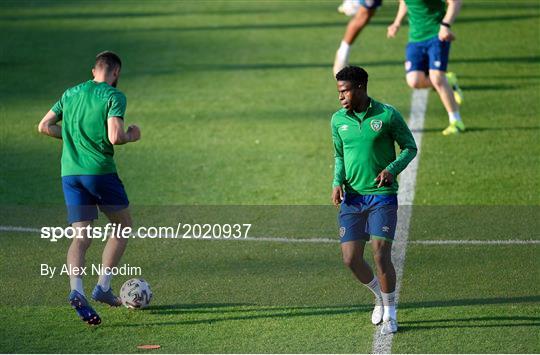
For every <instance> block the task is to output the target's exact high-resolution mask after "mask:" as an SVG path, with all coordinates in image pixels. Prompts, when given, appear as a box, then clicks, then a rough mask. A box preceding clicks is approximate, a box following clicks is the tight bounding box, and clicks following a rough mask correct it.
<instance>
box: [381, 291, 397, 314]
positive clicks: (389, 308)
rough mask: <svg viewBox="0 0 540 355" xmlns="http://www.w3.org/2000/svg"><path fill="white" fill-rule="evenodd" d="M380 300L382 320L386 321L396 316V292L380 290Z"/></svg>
mask: <svg viewBox="0 0 540 355" xmlns="http://www.w3.org/2000/svg"><path fill="white" fill-rule="evenodd" d="M381 296H382V302H383V306H384V315H383V321H388V320H390V319H397V318H396V293H395V292H390V293H384V292H381Z"/></svg>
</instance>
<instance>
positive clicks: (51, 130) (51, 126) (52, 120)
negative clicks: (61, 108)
mask: <svg viewBox="0 0 540 355" xmlns="http://www.w3.org/2000/svg"><path fill="white" fill-rule="evenodd" d="M60 120H61V119H60V117H58V116H57V115H56V113H54V112H53V111H49V112H47V114H46V115H45V117H43V119H41V122H39V125H38V131H39V133H41V134H44V135H46V136H49V137H53V138H58V139H62V126H60V125H58V124H57V123H58V122H60Z"/></svg>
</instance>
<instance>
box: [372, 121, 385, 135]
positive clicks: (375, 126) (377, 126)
mask: <svg viewBox="0 0 540 355" xmlns="http://www.w3.org/2000/svg"><path fill="white" fill-rule="evenodd" d="M370 126H371V129H372V130H374V131H375V132H378V131H380V130H381V128H382V121H381V120H373V121H371V123H370Z"/></svg>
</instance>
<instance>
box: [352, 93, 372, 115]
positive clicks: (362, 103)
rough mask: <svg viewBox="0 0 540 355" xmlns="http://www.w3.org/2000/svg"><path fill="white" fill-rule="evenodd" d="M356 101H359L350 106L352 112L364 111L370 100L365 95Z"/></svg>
mask: <svg viewBox="0 0 540 355" xmlns="http://www.w3.org/2000/svg"><path fill="white" fill-rule="evenodd" d="M358 101H359V102H358V104H357V105H356V106H355V107H353V108H352V109H353V110H354V112H364V111H365V110H367V109H368V107H369V102H370V98H369V96H367V95H366V96H364V97H363V98H361V99H360V100H358Z"/></svg>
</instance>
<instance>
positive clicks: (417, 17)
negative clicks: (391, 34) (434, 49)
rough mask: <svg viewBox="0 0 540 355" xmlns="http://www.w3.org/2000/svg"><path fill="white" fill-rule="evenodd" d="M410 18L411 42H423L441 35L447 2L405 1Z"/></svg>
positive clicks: (433, 0)
mask: <svg viewBox="0 0 540 355" xmlns="http://www.w3.org/2000/svg"><path fill="white" fill-rule="evenodd" d="M405 4H406V5H407V14H408V16H409V42H421V41H425V40H427V39H430V38H433V37H435V36H437V35H438V34H439V29H440V26H441V21H442V20H443V18H444V16H445V14H446V3H445V0H405Z"/></svg>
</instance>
